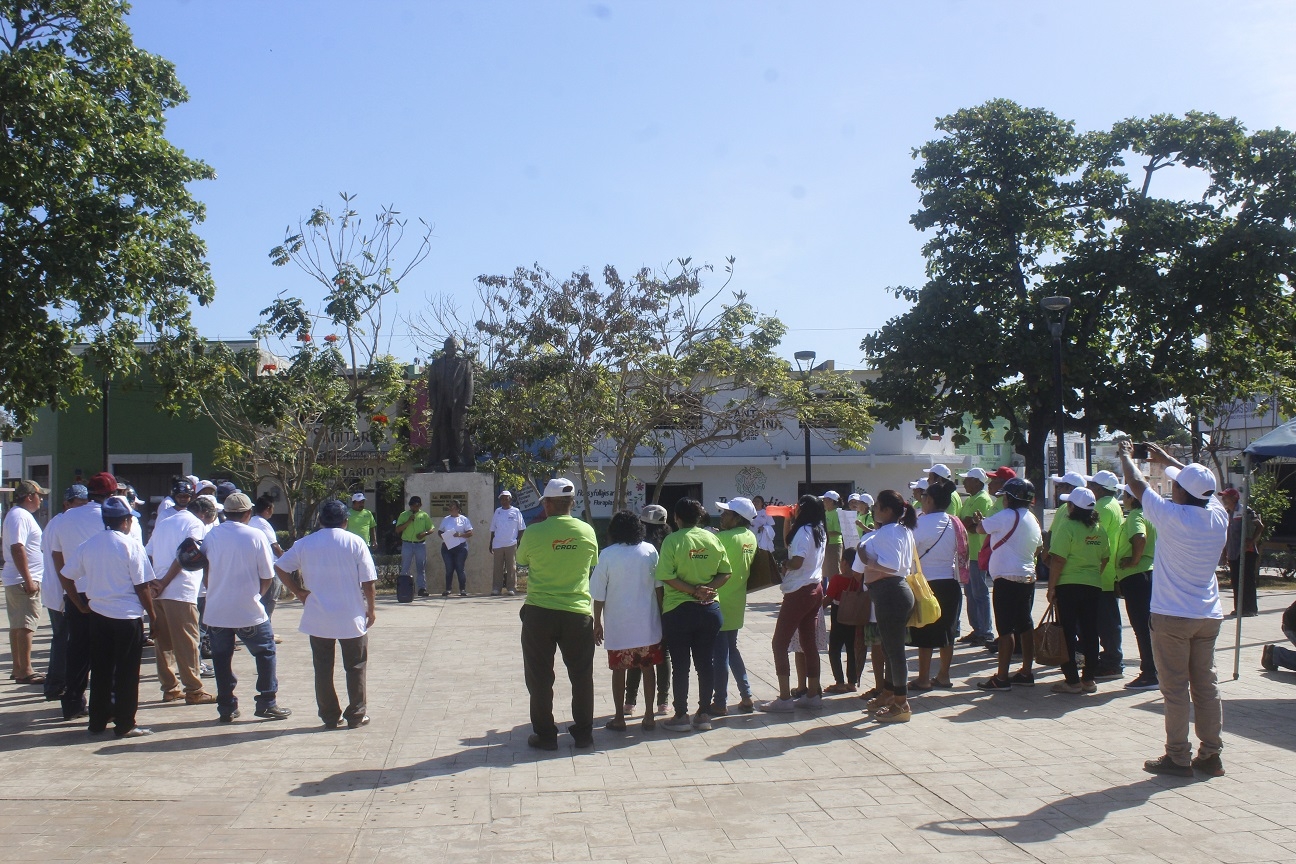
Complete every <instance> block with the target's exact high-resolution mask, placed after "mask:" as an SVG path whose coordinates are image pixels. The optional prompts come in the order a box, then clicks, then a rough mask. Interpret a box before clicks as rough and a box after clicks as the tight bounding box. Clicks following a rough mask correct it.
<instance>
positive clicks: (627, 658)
mask: <svg viewBox="0 0 1296 864" xmlns="http://www.w3.org/2000/svg"><path fill="white" fill-rule="evenodd" d="M663 659H665V658H664V655H663V654H662V646H661V643H660V642H658V643H657V644H656V645H647V646H645V647H643V648H625V649H622V650H620V651H611V650H609V651H608V668H609V669H611V670H612V671H614V672H615V671H617V670H620V669H648V668H651V667H653V666H659V665H661V662H662V660H663Z"/></svg>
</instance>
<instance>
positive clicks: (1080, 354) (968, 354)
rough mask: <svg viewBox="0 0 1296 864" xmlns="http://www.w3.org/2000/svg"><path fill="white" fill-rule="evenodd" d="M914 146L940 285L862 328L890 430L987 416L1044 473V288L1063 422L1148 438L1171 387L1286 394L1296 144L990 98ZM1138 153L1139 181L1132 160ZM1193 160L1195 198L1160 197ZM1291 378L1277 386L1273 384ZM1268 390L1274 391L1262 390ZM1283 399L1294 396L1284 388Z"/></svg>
mask: <svg viewBox="0 0 1296 864" xmlns="http://www.w3.org/2000/svg"><path fill="white" fill-rule="evenodd" d="M936 128H937V129H938V130H939V131H940V132H942V133H943V134H942V136H941V137H939V138H937V139H935V140H933V141H931V142H928V143H927V144H926V145H924V146H923V147H921V148H919V149H918V150H916V151H915V157H916V158H918V159H919V160H920V163H921V164H920V166H919V167H918V169H917V170H916V171H915V172H914V182H915V184H916V185H917V187H918V188H919V190H920V192H921V205H922V206H921V209H920V210H919V211H918V213H916V214H915V215H914V216H913V218H912V220H911V221H912V222H913V224H914V225H915V227H917V228H918V229H919V230H923V231H930V232H931V234H932V236H931V238H930V239H929V240H928V241H927V243H926V244H925V245H924V247H923V253H924V255H925V256H926V258H927V276H928V281H927V282H926V284H924V285H923V286H922V287H921V288H919V289H913V288H904V287H902V288H897V289H892V290H893V291H894V292H895V293H896V294H897V295H898V296H902V297H905V298H907V299H910V300H912V301H913V303H914V306H913V308H912V309H910V310H909V311H907V312H905V313H904V314H902V315H899V316H897V317H895V318H893V319H892V320H891V321H889V322H887V324H886V325H885V326H884V327H883V328H882V329H881V330H880V331H879V332H877V333H875V334H873V335H870V336H869V337H867V338H865V339H864V341H863V342H862V344H861V348H862V350H863V351H864V352H865V354H866V355H867V356H868V357H869V358H870V359H871V360H872V362H873V363H874V364H875V365H876V366H877V367H878V369H879V370H880V372H881V375H880V377H879V378H878V379H877V381H876V382H874V383H873V384H872V385H871V386H870V392H871V393H872V394H873V396H874V397H875V398H876V400H877V402H878V408H877V411H878V414H879V416H880V418H881V419H882V420H883V421H884V422H887V423H888V424H891V425H895V424H897V423H899V422H900V421H902V420H906V419H913V420H917V421H919V422H921V423H925V424H928V425H931V426H934V427H938V428H951V429H953V430H954V431H955V440H956V441H963V440H966V439H967V438H968V436H969V435H970V434H972V430H971V429H969V428H968V426H967V424H966V423H965V422H964V415H965V414H966V415H969V416H970V417H971V418H972V420H973V425H974V426H976V427H978V428H979V429H980V430H982V431H983V432H988V430H989V429H990V422H991V420H993V418H994V417H996V416H998V417H1003V418H1005V419H1006V420H1007V421H1008V432H1007V437H1008V440H1009V441H1010V443H1012V444H1013V445H1014V446H1015V447H1016V448H1017V450H1018V451H1019V452H1021V453H1022V454H1023V455H1024V456H1025V457H1026V464H1027V469H1028V472H1029V474H1030V476H1031V477H1032V479H1035V480H1037V481H1038V480H1039V479H1041V478H1042V474H1043V471H1042V469H1043V460H1044V441H1045V438H1046V437H1047V435H1048V433H1049V432H1050V431H1051V427H1052V424H1053V420H1054V416H1055V398H1054V395H1053V373H1052V368H1053V367H1052V345H1051V339H1050V334H1049V329H1048V327H1047V319H1046V313H1045V312H1044V311H1043V310H1042V309H1041V308H1040V300H1041V299H1042V298H1043V297H1046V296H1050V295H1065V296H1068V297H1070V298H1071V300H1072V304H1073V305H1072V310H1071V313H1070V318H1069V321H1068V324H1067V327H1066V331H1065V334H1064V337H1063V338H1064V345H1065V366H1064V373H1063V381H1064V403H1065V408H1066V415H1067V419H1066V423H1067V427H1068V429H1071V430H1074V431H1088V432H1095V431H1097V430H1098V428H1099V427H1100V426H1106V427H1108V428H1114V429H1124V430H1125V431H1128V432H1146V431H1150V430H1152V428H1153V427H1154V426H1155V425H1156V422H1157V417H1158V413H1159V411H1161V410H1164V405H1165V404H1166V403H1168V402H1173V401H1175V400H1185V401H1186V402H1188V403H1191V405H1192V407H1193V409H1194V410H1196V411H1199V412H1207V411H1209V410H1211V406H1219V405H1227V404H1229V403H1231V401H1232V400H1233V399H1236V398H1239V397H1242V396H1247V395H1250V394H1252V393H1255V392H1258V391H1257V390H1256V389H1255V388H1260V387H1263V388H1269V387H1271V386H1277V387H1280V388H1287V386H1288V385H1287V384H1286V383H1285V379H1286V376H1287V373H1288V372H1289V371H1290V369H1291V367H1292V348H1293V344H1294V342H1293V337H1294V336H1296V332H1294V330H1293V321H1294V320H1296V316H1293V314H1292V311H1293V310H1292V291H1291V275H1292V272H1293V263H1296V259H1294V257H1293V256H1294V255H1296V242H1293V240H1294V236H1296V235H1293V215H1296V195H1293V194H1292V188H1293V178H1296V140H1293V137H1292V136H1291V135H1290V134H1289V133H1286V132H1283V131H1281V130H1275V131H1272V132H1261V133H1255V134H1252V135H1248V134H1247V133H1246V131H1245V129H1244V128H1243V127H1242V126H1241V124H1240V123H1238V122H1237V121H1236V120H1224V119H1221V118H1219V117H1216V116H1214V115H1209V114H1189V115H1186V116H1185V117H1181V118H1180V117H1172V116H1158V117H1153V118H1151V119H1149V120H1128V121H1123V122H1121V123H1118V124H1115V126H1114V127H1113V128H1112V129H1111V130H1103V131H1098V132H1089V133H1078V132H1076V130H1075V128H1074V125H1073V124H1072V123H1071V122H1069V121H1066V120H1063V119H1061V118H1059V117H1057V116H1056V115H1054V114H1052V113H1050V112H1048V111H1044V110H1042V109H1027V108H1023V107H1021V106H1019V105H1017V104H1015V103H1013V102H1010V101H1008V100H1002V99H1001V100H993V101H991V102H987V103H985V104H984V105H981V106H978V107H976V108H970V109H964V110H961V111H958V112H956V113H955V114H953V115H950V116H949V117H944V118H941V119H940V120H939V121H938V122H937V127H936ZM1131 159H1133V160H1136V162H1137V163H1138V164H1140V165H1142V166H1143V169H1144V176H1143V177H1141V178H1139V182H1138V183H1132V182H1131V181H1130V179H1129V177H1128V176H1127V175H1126V174H1125V173H1124V166H1125V164H1126V162H1127V161H1128V160H1131ZM1167 167H1176V168H1179V169H1187V174H1188V175H1189V176H1188V177H1187V178H1184V179H1186V180H1187V181H1188V182H1191V180H1192V179H1193V178H1194V177H1196V178H1199V179H1200V180H1201V181H1202V182H1201V185H1202V187H1203V188H1204V192H1203V194H1202V195H1201V196H1200V197H1199V198H1195V199H1188V200H1181V199H1178V198H1175V197H1156V196H1155V195H1154V194H1152V193H1153V191H1154V190H1153V184H1152V183H1151V180H1152V176H1153V174H1154V173H1155V172H1157V171H1160V170H1161V169H1163V168H1167ZM1278 378H1281V379H1282V380H1283V383H1277V384H1276V383H1275V381H1276V380H1277V379H1278ZM1266 392H1267V390H1266ZM1284 399H1286V400H1287V401H1289V397H1287V396H1286V394H1284Z"/></svg>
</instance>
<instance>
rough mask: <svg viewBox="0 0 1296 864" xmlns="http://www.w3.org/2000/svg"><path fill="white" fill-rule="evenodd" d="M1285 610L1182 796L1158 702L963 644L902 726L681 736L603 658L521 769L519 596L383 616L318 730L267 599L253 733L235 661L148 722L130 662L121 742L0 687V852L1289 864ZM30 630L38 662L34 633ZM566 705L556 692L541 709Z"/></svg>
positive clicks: (297, 651) (295, 638)
mask: <svg viewBox="0 0 1296 864" xmlns="http://www.w3.org/2000/svg"><path fill="white" fill-rule="evenodd" d="M778 599H779V598H778V594H777V589H766V590H764V591H762V592H759V593H756V594H754V595H752V597H751V610H750V613H749V615H748V627H747V629H745V630H744V631H743V632H742V634H741V640H740V645H741V648H742V650H743V652H744V655H745V657H746V659H747V664H748V668H749V669H750V670H751V675H752V679H753V686H754V687H755V689H756V694H757V697H758V698H761V697H768V696H771V695H772V694H773V693H774V685H773V683H772V682H773V661H772V658H771V655H770V651H769V640H770V633H771V631H772V629H773V615H774V612H775V610H776V609H777V603H778ZM1292 599H1293V595H1292V594H1291V593H1290V592H1288V593H1270V594H1266V595H1262V601H1261V603H1262V608H1263V613H1262V614H1261V615H1260V616H1259V617H1258V618H1252V619H1248V620H1247V622H1246V630H1247V632H1246V634H1245V639H1244V648H1243V659H1242V677H1241V679H1240V680H1238V681H1232V680H1226V681H1225V683H1224V685H1223V688H1224V696H1225V709H1224V710H1225V715H1224V716H1225V736H1226V737H1225V742H1226V747H1225V751H1224V760H1225V764H1226V767H1227V770H1228V774H1227V776H1225V777H1220V778H1215V779H1211V780H1204V779H1198V780H1195V781H1194V780H1186V779H1177V778H1162V777H1152V776H1149V775H1147V774H1145V773H1143V771H1142V770H1141V766H1142V761H1143V759H1145V758H1147V757H1152V756H1156V755H1158V754H1160V753H1161V752H1162V741H1163V738H1162V722H1161V710H1160V698H1159V695H1158V694H1157V693H1156V692H1155V691H1153V692H1150V693H1149V692H1127V691H1124V690H1122V689H1121V686H1120V684H1119V683H1118V682H1111V683H1104V684H1101V685H1100V691H1099V693H1098V694H1096V695H1093V696H1083V697H1077V696H1061V695H1052V694H1050V693H1049V692H1048V687H1047V686H1036V687H1035V688H1034V689H1033V690H1026V689H1018V690H1014V691H1012V692H1010V693H993V694H990V693H981V692H979V691H977V690H975V689H974V688H972V687H971V686H970V684H969V683H968V682H969V681H970V680H971V679H973V678H978V677H982V676H984V674H985V673H986V671H987V670H988V669H989V667H990V660H989V655H988V654H986V653H985V652H983V651H981V650H979V649H969V648H960V649H959V651H958V653H957V655H956V659H955V663H956V667H955V670H954V672H955V674H954V678H955V682H956V684H957V686H956V688H955V689H954V690H953V691H944V692H941V691H935V692H933V693H928V694H924V695H919V696H916V697H914V698H913V700H912V701H913V705H914V718H913V722H912V723H909V724H907V725H897V726H889V727H880V726H878V725H876V724H873V723H871V722H870V721H869V720H868V719H867V717H866V716H865V715H864V714H863V713H861V708H862V703H861V702H860V701H859V700H858V699H857V698H855V697H854V696H838V697H832V698H829V699H825V704H824V708H823V710H822V711H818V712H814V713H811V712H798V713H797V714H795V715H792V716H767V715H761V714H755V715H745V716H736V717H730V718H727V719H725V720H723V721H719V722H717V724H716V728H715V729H714V731H711V732H707V733H694V734H686V735H678V734H672V733H670V732H667V731H665V730H663V729H661V728H660V726H659V727H658V729H657V730H656V731H653V732H650V733H645V732H642V731H640V730H639V729H638V727H637V724H632V726H631V728H630V730H629V731H626V732H621V733H612V732H607V731H604V730H602V728H601V725H602V722H603V720H606V718H607V716H608V714H609V712H610V710H611V696H610V693H609V690H610V686H609V681H610V673H608V672H607V671H606V669H604V668H602V667H603V661H604V655H603V653H602V651H600V652H599V654H598V655H597V658H596V683H597V699H598V701H597V704H596V711H597V714H598V715H599V717H600V719H599V720H598V723H599V726H600V728H599V729H598V731H597V732H596V736H595V742H596V746H595V749H594V750H593V751H592V752H589V751H577V750H575V749H573V748H572V746H571V739H570V737H569V736H567V735H563V736H562V737H561V739H560V747H559V750H558V752H556V753H538V752H535V751H532V750H530V749H528V748H527V746H526V737H527V734H528V733H529V732H530V728H529V724H528V720H527V695H526V690H525V688H524V686H523V684H522V668H521V656H520V649H519V647H518V631H519V623H518V616H517V612H518V608H519V607H520V605H521V598H483V597H473V598H468V599H459V598H454V599H452V600H448V601H443V600H441V599H440V598H435V599H428V600H421V601H419V602H417V603H415V604H413V605H408V606H400V605H397V604H396V603H395V602H393V601H391V600H388V599H384V600H382V601H380V606H379V617H378V625H377V627H376V628H375V629H374V630H373V632H372V635H371V646H370V664H369V694H370V706H369V713H370V715H371V716H372V718H373V723H372V724H371V725H370V726H368V727H365V728H361V729H357V730H345V729H343V730H333V731H321V730H320V727H319V725H318V720H317V719H316V717H315V709H314V699H313V692H312V677H311V671H310V654H309V648H308V645H307V641H306V637H305V636H303V635H301V634H299V633H297V632H296V625H297V621H298V618H299V615H300V606H299V605H298V604H296V603H289V604H284V605H283V606H281V607H280V609H279V611H277V612H276V613H275V623H276V625H277V629H278V630H279V632H280V633H281V634H282V635H283V637H284V643H283V644H282V645H281V646H280V654H279V680H280V688H281V689H280V691H279V696H280V701H281V703H282V704H284V705H286V706H288V707H291V708H292V709H293V710H294V712H295V713H294V714H293V716H292V717H291V718H290V719H288V720H287V721H284V722H265V721H258V720H255V719H253V718H252V717H251V710H250V708H251V702H252V693H253V691H252V687H251V685H252V682H253V680H254V674H253V669H252V660H251V658H250V657H249V656H248V655H247V653H246V652H239V653H237V654H236V655H235V658H234V662H235V669H236V672H237V673H238V674H239V676H240V677H241V683H240V693H241V696H242V698H243V704H244V708H245V710H244V718H243V719H241V720H240V721H237V722H235V723H234V724H233V725H230V726H222V725H218V724H217V723H216V713H215V709H214V707H213V706H185V705H183V704H178V705H177V704H174V703H173V704H168V705H163V704H161V702H160V701H159V698H160V693H159V691H158V689H157V683H156V679H155V678H154V676H153V674H152V662H151V652H148V653H146V661H145V672H146V678H145V680H144V682H143V683H142V684H141V688H140V689H141V696H142V706H141V711H140V722H141V724H142V725H146V726H150V727H152V728H153V729H154V730H156V733H157V734H156V735H154V736H153V737H151V738H145V739H140V740H134V741H131V742H129V743H127V742H118V741H114V740H112V739H111V737H110V736H109V737H108V738H107V739H105V738H103V737H96V738H92V737H90V736H88V735H87V734H86V731H85V729H84V726H82V725H75V726H74V725H73V724H71V723H65V722H63V721H62V720H61V719H60V717H59V713H58V709H57V705H55V704H53V703H45V702H44V701H42V700H41V698H40V694H39V687H23V686H18V685H14V684H12V683H6V684H4V685H0V772H2V773H3V787H2V788H0V848H2V849H3V853H2V854H0V860H4V861H11V862H27V861H65V860H66V861H86V862H103V864H110V862H116V861H120V862H131V864H143V862H169V861H197V860H219V861H230V862H261V864H272V862H285V864H286V862H308V864H343V862H346V864H377V862H383V864H386V862H397V861H419V862H424V861H449V862H475V861H498V862H507V864H522V862H532V861H559V862H565V861H625V862H635V864H652V862H676V864H680V862H729V861H732V862H744V864H759V862H784V861H788V862H798V864H809V862H825V861H847V860H850V861H870V860H871V861H897V862H899V861H903V862H907V864H922V862H937V861H939V862H951V864H973V862H1016V861H1050V862H1058V861H1066V862H1069V864H1072V862H1074V864H1079V862H1127V861H1128V862H1135V861H1138V862H1143V861H1148V862H1155V861H1166V862H1174V864H1192V862H1203V864H1205V862H1209V864H1221V862H1222V864H1244V862H1262V861H1272V862H1292V861H1294V860H1296V817H1293V814H1294V813H1296V724H1294V722H1293V721H1294V720H1296V674H1291V673H1285V672H1284V673H1267V672H1263V671H1262V670H1260V668H1259V654H1260V645H1261V644H1262V643H1263V642H1265V641H1273V640H1275V639H1280V638H1281V633H1280V631H1279V618H1280V615H1281V610H1282V609H1283V608H1285V607H1286V606H1287V604H1289V603H1290V602H1291V601H1292ZM1225 629H1226V633H1227V634H1228V638H1227V640H1225V639H1221V643H1224V642H1227V646H1225V645H1224V644H1221V648H1220V652H1219V655H1220V666H1221V669H1222V671H1223V672H1224V677H1225V678H1226V679H1229V678H1231V672H1232V652H1231V648H1232V622H1231V621H1228V622H1226V625H1225ZM38 638H39V641H38V650H39V655H40V660H41V661H42V662H43V658H44V650H45V646H46V640H47V639H48V630H47V629H42V631H41V632H40V633H39V634H38ZM1126 640H1127V641H1126V646H1127V648H1128V649H1132V652H1131V653H1134V654H1136V653H1137V649H1134V648H1133V646H1134V640H1133V636H1132V634H1131V633H1130V632H1129V631H1128V630H1127V631H1126ZM0 663H2V664H3V665H2V666H0V668H3V669H4V670H6V672H7V670H8V668H9V663H8V657H7V655H0ZM825 668H826V667H825ZM1057 678H1058V674H1057V672H1056V670H1053V671H1050V672H1049V673H1047V674H1045V675H1044V676H1043V683H1044V684H1046V685H1047V684H1049V683H1052V682H1053V681H1055V680H1057ZM339 679H340V676H339ZM339 683H340V680H339ZM568 692H569V691H568V690H567V689H566V687H565V684H564V683H563V682H562V677H561V675H560V685H559V696H558V704H559V706H564V705H565V702H566V700H567V699H568V698H569V696H568ZM559 719H560V723H561V722H563V721H564V720H566V719H568V718H567V716H566V711H565V708H564V709H563V710H560V711H559Z"/></svg>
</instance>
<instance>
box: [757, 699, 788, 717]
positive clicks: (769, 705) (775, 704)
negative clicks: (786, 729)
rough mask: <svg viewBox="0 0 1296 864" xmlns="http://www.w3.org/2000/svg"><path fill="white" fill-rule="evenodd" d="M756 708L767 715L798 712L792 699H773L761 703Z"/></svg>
mask: <svg viewBox="0 0 1296 864" xmlns="http://www.w3.org/2000/svg"><path fill="white" fill-rule="evenodd" d="M756 708H757V710H759V711H764V712H765V713H766V714H791V713H792V712H793V711H795V710H796V702H795V701H793V700H792V699H771V700H770V701H768V702H762V703H760V704H759V705H757V706H756Z"/></svg>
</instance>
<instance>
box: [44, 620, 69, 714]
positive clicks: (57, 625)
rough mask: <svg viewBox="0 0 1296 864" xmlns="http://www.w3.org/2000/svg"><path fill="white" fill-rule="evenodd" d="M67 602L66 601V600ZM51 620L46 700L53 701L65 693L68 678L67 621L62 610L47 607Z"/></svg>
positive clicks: (46, 671)
mask: <svg viewBox="0 0 1296 864" xmlns="http://www.w3.org/2000/svg"><path fill="white" fill-rule="evenodd" d="M64 602H66V601H64ZM45 611H46V612H48V613H49V621H50V652H49V668H48V669H46V670H45V701H46V702H53V701H54V700H55V699H57V698H59V697H60V696H62V695H63V684H64V682H65V681H66V680H67V644H68V633H67V623H66V622H65V621H64V619H63V613H62V612H56V611H55V610H53V609H46V610H45Z"/></svg>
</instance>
